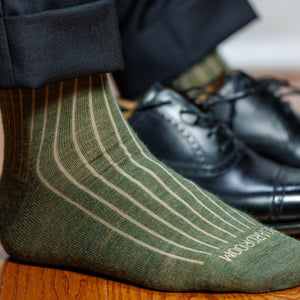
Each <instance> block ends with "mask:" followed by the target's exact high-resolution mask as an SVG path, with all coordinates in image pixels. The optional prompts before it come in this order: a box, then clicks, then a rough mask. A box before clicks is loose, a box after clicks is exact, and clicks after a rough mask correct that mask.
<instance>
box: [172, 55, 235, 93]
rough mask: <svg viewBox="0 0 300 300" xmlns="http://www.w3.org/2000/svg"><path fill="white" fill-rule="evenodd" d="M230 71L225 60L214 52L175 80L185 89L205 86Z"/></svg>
mask: <svg viewBox="0 0 300 300" xmlns="http://www.w3.org/2000/svg"><path fill="white" fill-rule="evenodd" d="M228 70H229V68H228V66H227V65H226V63H225V62H224V60H223V59H222V58H221V57H220V55H219V54H218V53H217V52H216V51H214V52H212V53H211V54H209V55H208V56H206V57H205V58H204V59H203V60H202V61H201V62H199V63H197V64H195V65H193V66H192V67H191V68H189V69H188V70H186V71H185V72H184V73H182V74H180V75H179V77H177V78H176V79H175V82H176V83H178V84H179V85H180V86H181V87H183V88H184V89H188V88H191V87H194V86H205V85H208V84H211V83H213V82H214V81H216V80H218V79H219V77H220V76H221V75H222V74H223V73H224V71H228Z"/></svg>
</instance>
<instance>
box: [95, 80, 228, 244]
mask: <svg viewBox="0 0 300 300" xmlns="http://www.w3.org/2000/svg"><path fill="white" fill-rule="evenodd" d="M101 81H102V91H103V94H104V102H105V105H106V108H107V112H108V115H109V118H110V121H111V123H112V126H113V128H114V132H115V134H116V137H117V139H118V142H119V145H120V147H121V148H122V149H123V150H124V153H125V155H126V156H127V157H128V159H129V160H130V161H131V162H132V163H133V164H134V165H135V166H136V167H137V168H139V169H141V170H143V171H145V172H146V173H148V174H149V175H151V176H152V177H153V178H154V179H155V180H156V181H157V182H158V183H159V184H160V185H161V186H162V187H164V189H165V190H166V191H168V192H169V193H170V194H171V195H172V196H173V197H175V198H176V199H177V200H179V201H180V202H181V203H182V204H183V205H185V206H186V207H188V208H189V209H190V210H191V211H193V213H195V214H196V216H197V217H199V218H201V219H202V220H205V222H207V223H208V220H206V219H205V218H204V217H202V216H201V215H199V214H198V213H197V212H196V211H195V210H194V209H193V208H192V207H190V206H189V205H188V204H187V203H186V202H185V201H183V200H182V199H181V198H180V197H178V195H176V194H175V193H174V192H173V191H171V189H170V188H169V187H168V186H167V185H165V183H164V182H163V181H162V180H161V179H160V178H159V177H158V176H157V175H156V174H155V173H154V172H152V171H151V170H150V169H148V168H146V167H144V166H142V165H141V164H139V163H138V162H137V161H135V160H134V159H133V158H132V155H131V154H130V153H129V152H128V150H127V148H126V146H125V145H124V144H123V142H122V139H121V136H120V134H119V131H118V128H117V125H116V123H115V120H114V118H113V115H112V112H111V109H110V106H109V103H108V98H107V94H106V91H105V88H104V82H103V76H102V75H101ZM131 181H133V180H132V179H131ZM138 185H139V186H140V187H142V189H143V190H144V191H146V192H147V193H148V194H149V195H151V196H152V197H153V198H155V199H156V200H157V201H158V202H159V203H161V204H162V205H163V206H164V207H166V208H167V209H168V210H169V211H170V212H172V213H173V214H174V215H176V216H177V217H179V218H181V219H182V220H184V221H185V222H186V223H187V224H189V225H190V226H191V227H193V228H194V229H196V230H197V231H199V232H201V233H202V234H205V235H207V236H209V237H211V238H213V239H215V240H218V241H220V242H222V243H225V244H227V243H228V242H227V241H225V240H223V239H221V238H219V237H217V236H214V235H213V234H211V233H209V232H207V231H205V230H203V229H201V228H199V227H197V226H196V225H195V224H193V223H192V222H191V221H190V220H188V219H187V218H186V217H184V216H183V215H181V214H180V213H178V212H177V211H175V210H174V209H173V208H172V207H171V206H169V205H168V204H166V203H165V202H163V201H162V200H160V199H159V198H158V197H157V196H156V195H154V194H153V193H152V192H151V191H150V190H149V189H148V188H147V187H146V186H144V185H143V184H142V183H140V182H139V184H138ZM214 226H215V225H214ZM215 227H217V226H215ZM218 229H219V228H218ZM222 231H223V230H222ZM229 234H230V233H229Z"/></svg>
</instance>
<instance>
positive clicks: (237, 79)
mask: <svg viewBox="0 0 300 300" xmlns="http://www.w3.org/2000/svg"><path fill="white" fill-rule="evenodd" d="M224 81H225V83H224V85H223V87H222V88H221V89H220V90H219V92H218V93H219V94H220V95H222V96H232V95H234V94H235V93H237V92H240V91H241V90H243V89H246V88H249V86H252V85H253V84H254V83H255V80H254V79H253V78H251V77H250V76H249V75H247V74H246V73H244V72H242V71H233V72H228V73H226V74H225V80H224Z"/></svg>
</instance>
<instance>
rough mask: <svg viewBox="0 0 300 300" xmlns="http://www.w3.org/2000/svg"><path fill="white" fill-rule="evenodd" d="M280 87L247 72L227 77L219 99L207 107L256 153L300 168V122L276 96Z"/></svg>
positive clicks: (219, 93) (209, 103)
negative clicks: (252, 76)
mask: <svg viewBox="0 0 300 300" xmlns="http://www.w3.org/2000/svg"><path fill="white" fill-rule="evenodd" d="M280 85H281V82H280V81H277V82H276V80H272V79H270V80H268V79H265V80H255V79H253V78H251V77H250V76H248V75H247V74H245V73H243V72H238V73H232V74H227V75H226V83H225V84H224V86H223V88H221V90H220V91H219V92H218V95H217V96H215V97H214V98H213V99H211V100H209V101H206V102H207V103H204V105H205V106H206V108H207V109H209V110H211V112H212V113H213V114H214V116H215V117H216V118H218V119H221V120H223V121H225V122H227V123H228V125H229V126H230V128H231V130H232V131H233V132H234V134H235V135H236V136H237V137H238V138H239V139H240V140H242V141H243V142H244V143H245V144H247V145H248V146H249V147H250V148H252V149H254V150H255V151H256V152H259V153H260V154H262V155H263V156H265V157H267V158H269V159H272V160H274V161H277V162H278V163H281V164H284V165H289V166H292V167H297V168H300V119H299V117H297V116H296V115H295V114H294V113H293V112H292V110H291V109H290V107H289V104H288V103H286V102H284V101H283V100H282V99H281V97H279V96H276V91H278V88H279V87H280Z"/></svg>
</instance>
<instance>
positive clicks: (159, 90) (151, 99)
mask: <svg viewBox="0 0 300 300" xmlns="http://www.w3.org/2000/svg"><path fill="white" fill-rule="evenodd" d="M170 102H177V103H178V104H179V103H181V105H185V106H187V105H190V104H189V103H187V100H186V99H185V98H184V97H183V96H181V95H180V94H179V93H177V92H176V91H174V90H171V89H168V88H165V87H164V86H163V85H161V84H160V83H155V84H154V85H153V86H152V87H151V88H150V89H149V90H148V92H147V93H146V94H145V96H144V99H143V100H142V102H141V104H140V107H151V106H157V105H161V104H164V103H170Z"/></svg>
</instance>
